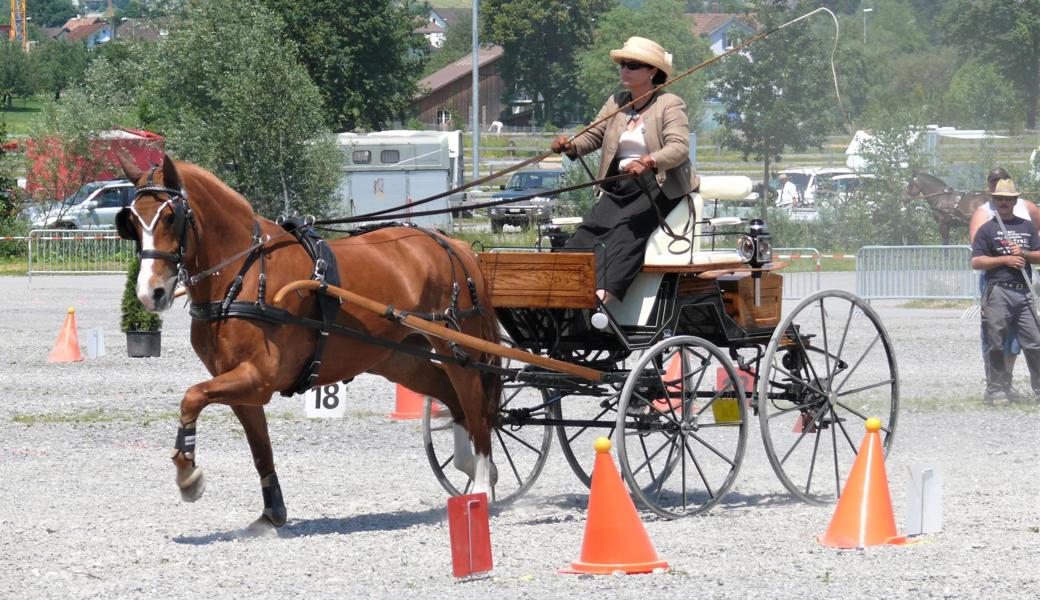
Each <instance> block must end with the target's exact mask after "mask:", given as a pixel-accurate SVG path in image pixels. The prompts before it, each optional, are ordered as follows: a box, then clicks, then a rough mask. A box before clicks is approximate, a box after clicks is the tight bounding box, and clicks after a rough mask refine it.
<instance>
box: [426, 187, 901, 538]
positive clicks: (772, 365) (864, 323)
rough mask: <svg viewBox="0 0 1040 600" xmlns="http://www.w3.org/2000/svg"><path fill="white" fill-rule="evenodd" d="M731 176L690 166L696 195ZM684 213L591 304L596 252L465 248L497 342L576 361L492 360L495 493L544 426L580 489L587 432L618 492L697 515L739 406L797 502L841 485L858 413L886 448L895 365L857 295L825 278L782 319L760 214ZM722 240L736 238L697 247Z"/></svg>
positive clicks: (441, 441) (529, 457)
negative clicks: (617, 284)
mask: <svg viewBox="0 0 1040 600" xmlns="http://www.w3.org/2000/svg"><path fill="white" fill-rule="evenodd" d="M727 179H728V180H727ZM740 179H743V178H720V179H716V180H714V181H713V179H712V178H705V182H704V185H703V186H702V194H703V195H708V194H713V193H714V195H715V196H717V197H726V193H727V191H730V193H735V194H736V195H738V196H739V195H740V193H743V192H742V189H743V187H744V186H745V185H746V184H744V183H741V182H740V181H739V180H740ZM748 183H749V182H748ZM734 186H735V187H736V188H737V190H736V192H733V191H732V188H733V187H734ZM712 188H717V189H716V191H715V192H712V191H711V190H712ZM727 188H728V189H727ZM709 197H711V196H709ZM696 202H697V204H698V206H697V210H696V214H697V215H700V214H702V212H701V210H700V208H701V200H700V198H699V197H697V198H696ZM688 214H689V211H687V210H686V209H685V208H684V206H682V205H680V207H679V208H677V209H676V211H675V213H673V215H670V216H669V221H676V222H673V223H671V224H672V225H673V227H672V230H673V231H682V230H683V227H684V226H685V228H686V231H688V233H689V234H692V235H693V236H694V237H692V238H691V239H693V240H694V242H693V243H692V244H687V245H686V246H685V247H684V248H683V249H682V251H681V252H680V253H679V254H674V253H672V252H669V251H668V248H669V246H670V247H671V248H672V249H673V250H674V249H675V245H676V244H675V241H674V239H670V238H669V237H668V236H666V235H664V234H663V233H659V234H658V236H656V237H655V238H654V239H652V240H651V242H650V244H649V246H648V249H647V256H646V261H645V265H644V268H643V272H642V273H641V274H640V275H639V277H638V279H637V280H636V282H635V283H633V285H632V287H631V288H630V290H629V293H628V294H626V297H625V300H624V302H616V301H612V302H610V303H608V304H607V305H605V306H597V302H596V299H595V294H594V273H595V269H594V261H595V253H568V252H560V251H552V250H547V251H536V252H517V251H515V250H513V251H508V250H504V251H498V252H484V253H481V254H480V260H481V265H482V270H483V272H484V276H485V277H486V279H487V280H488V281H489V282H490V284H491V287H492V297H493V303H494V306H495V308H496V312H497V315H498V318H499V321H500V323H501V326H502V329H503V330H504V332H505V333H506V334H507V336H508V339H507V340H506V342H507V343H510V344H511V345H513V346H515V347H516V348H518V349H521V350H525V351H527V352H529V353H531V354H532V355H537V356H544V357H549V358H552V359H555V360H558V361H562V363H566V364H568V365H574V366H575V367H580V368H581V369H583V370H581V371H578V370H570V369H567V370H560V369H559V368H558V367H556V368H546V367H544V366H540V365H537V364H526V363H523V362H521V361H517V360H515V359H511V360H510V361H509V362H507V363H506V365H505V366H506V367H507V369H508V372H509V374H508V375H506V379H507V381H506V383H505V389H504V393H503V397H502V401H501V403H500V406H499V409H498V413H497V418H496V420H495V431H494V433H493V440H494V441H493V458H494V460H495V464H496V465H497V468H498V478H497V483H496V485H495V487H494V496H495V498H494V499H495V500H497V501H509V500H512V499H515V498H517V497H518V496H520V495H521V494H523V493H524V492H526V491H527V490H528V489H529V488H530V487H531V486H532V485H533V484H534V482H535V480H536V479H537V478H538V475H539V474H540V472H541V471H542V467H543V466H544V464H545V462H546V459H547V457H548V454H549V450H550V446H551V443H552V438H553V437H554V432H555V437H557V439H558V440H559V444H560V447H561V449H562V451H563V454H564V456H565V457H566V459H567V462H568V463H569V465H570V467H571V468H572V469H573V471H574V473H575V474H576V475H577V476H578V478H579V479H580V480H581V481H582V482H583V483H585V484H586V485H588V484H589V483H590V480H591V479H590V476H591V466H592V463H593V459H594V453H593V452H592V441H593V439H594V438H595V437H598V436H601V435H603V436H609V437H612V438H613V440H614V443H615V446H616V448H617V453H618V459H619V463H620V466H621V471H622V474H623V476H624V478H625V480H626V482H627V484H628V486H629V489H630V490H631V491H632V493H633V495H634V496H635V497H636V498H638V499H639V500H640V501H641V503H642V504H643V505H644V506H646V507H647V508H649V509H650V510H652V511H654V512H655V513H657V514H659V515H661V516H664V517H668V518H672V517H678V516H683V515H688V514H697V513H700V512H703V511H706V510H708V509H710V508H711V507H712V506H714V505H715V504H717V503H718V502H719V501H720V500H721V499H722V498H723V496H724V495H725V493H726V492H727V491H728V490H729V489H730V488H731V487H732V486H733V484H734V481H735V479H736V477H737V473H738V471H739V469H740V466H741V462H742V459H743V457H744V451H745V446H746V442H747V437H748V434H749V428H750V424H751V420H752V417H753V416H757V417H758V419H757V420H758V423H759V427H760V429H761V433H762V439H763V442H764V444H765V450H766V454H767V455H768V458H769V461H770V463H771V464H772V467H773V469H774V470H775V472H776V474H777V476H778V477H779V479H780V481H781V482H782V483H783V485H784V486H785V487H786V488H787V489H788V490H789V491H790V493H791V494H792V495H794V496H795V497H797V498H799V499H801V500H804V501H808V502H827V501H831V500H833V499H834V498H836V497H837V496H838V495H839V494H840V491H841V486H842V484H843V481H844V479H843V478H844V476H845V474H846V473H847V471H848V469H849V468H850V467H851V464H852V460H853V459H854V457H855V453H856V449H857V441H858V438H859V436H860V435H861V431H862V426H863V421H865V420H866V418H867V417H869V416H878V417H880V418H881V419H882V421H883V423H884V429H883V444H884V446H885V448H886V451H887V449H888V448H889V447H890V446H891V444H892V440H893V433H894V431H895V426H896V421H897V410H898V398H899V383H898V375H897V370H896V361H895V356H894V352H893V348H892V345H891V341H890V339H889V337H888V334H887V333H886V331H885V328H884V327H883V325H882V324H881V322H880V320H879V319H878V316H877V314H876V313H875V312H874V311H873V310H872V309H871V307H870V306H868V305H867V304H866V303H865V302H863V301H862V300H861V299H859V298H858V297H856V296H854V295H852V294H849V293H847V292H843V291H837V290H826V291H821V292H817V293H815V294H812V295H811V296H809V297H807V298H804V299H802V300H801V302H800V303H799V304H798V305H797V306H796V307H795V308H794V309H793V310H791V311H789V312H788V313H787V314H786V316H785V315H784V314H783V312H782V310H781V299H782V295H783V293H782V292H783V281H782V277H781V276H780V275H779V274H777V273H775V272H774V270H775V269H776V268H777V267H781V266H782V265H780V264H778V263H776V262H774V261H773V259H772V249H771V243H770V239H769V235H768V233H767V232H766V230H765V228H764V226H763V224H762V223H761V222H760V221H752V222H751V223H750V225H751V226H750V229H748V228H747V227H744V225H745V224H744V223H743V222H741V221H740V220H739V219H726V218H723V219H714V220H703V221H701V222H700V223H697V224H696V225H694V224H693V223H689V224H683V223H682V221H683V219H686V220H688V219H689V217H688ZM702 227H703V229H704V231H701V229H702ZM727 234H732V235H727ZM733 237H737V238H738V242H737V246H736V247H737V250H736V251H732V250H730V251H721V250H718V249H709V246H710V247H711V248H718V247H721V246H722V245H723V243H724V242H723V241H722V240H725V239H727V238H729V239H732V238H733ZM702 246H704V247H703V248H702ZM590 371H591V372H592V373H595V375H593V376H591V377H590V375H589V372H590ZM437 415H438V412H437V410H436V404H435V403H434V402H428V403H427V410H426V411H425V416H424V422H423V435H424V440H425V444H426V451H427V455H428V457H429V460H430V464H431V466H432V467H433V470H434V472H435V474H436V475H437V477H438V479H439V480H440V482H441V484H442V485H443V486H444V487H445V489H447V490H448V491H449V492H450V493H453V494H457V493H465V492H466V491H467V490H468V489H469V486H470V481H469V479H468V478H467V476H466V475H465V474H464V473H462V472H460V471H457V470H456V469H454V468H452V467H451V466H450V465H451V459H452V453H453V439H452V428H451V422H450V419H449V418H447V417H438V416H437Z"/></svg>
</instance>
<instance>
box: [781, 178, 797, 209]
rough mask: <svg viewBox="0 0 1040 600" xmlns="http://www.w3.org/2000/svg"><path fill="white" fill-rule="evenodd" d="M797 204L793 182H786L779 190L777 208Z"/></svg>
mask: <svg viewBox="0 0 1040 600" xmlns="http://www.w3.org/2000/svg"><path fill="white" fill-rule="evenodd" d="M795 204H798V188H797V187H796V186H795V185H794V182H793V181H791V180H788V181H787V182H786V183H784V185H783V187H782V188H780V197H779V198H777V206H780V207H789V206H794V205H795Z"/></svg>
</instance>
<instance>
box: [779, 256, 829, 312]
mask: <svg viewBox="0 0 1040 600" xmlns="http://www.w3.org/2000/svg"><path fill="white" fill-rule="evenodd" d="M773 257H774V258H776V259H778V260H782V261H784V262H786V263H787V267H785V268H784V270H783V271H781V272H780V274H781V275H783V276H784V295H783V299H784V300H800V299H802V298H805V297H806V296H808V295H810V294H812V293H814V292H818V291H819V290H820V259H821V258H823V256H822V255H821V254H820V252H819V251H818V250H817V249H816V248H773Z"/></svg>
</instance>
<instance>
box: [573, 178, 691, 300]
mask: <svg viewBox="0 0 1040 600" xmlns="http://www.w3.org/2000/svg"><path fill="white" fill-rule="evenodd" d="M612 183H614V185H613V186H612V187H607V185H605V186H604V188H603V191H602V192H601V193H600V197H599V201H598V202H597V203H596V205H595V206H593V207H592V210H591V211H589V213H588V214H587V215H585V218H584V219H583V220H582V223H581V225H580V226H579V227H578V229H577V231H575V232H574V235H573V236H571V238H570V239H569V240H567V244H566V245H565V246H564V247H565V248H566V249H568V250H584V251H589V250H592V251H593V252H595V253H596V288H597V289H602V290H606V291H608V292H610V293H611V294H613V295H614V296H616V297H617V298H618V299H619V300H622V299H624V297H625V292H626V291H627V290H628V286H629V285H631V284H632V281H633V280H634V279H635V278H636V275H638V274H639V270H640V269H641V268H642V266H643V254H644V253H645V252H646V243H647V241H648V240H649V239H650V236H651V235H652V234H653V232H654V231H655V230H656V229H657V227H658V226H659V225H660V220H659V217H658V214H660V215H661V216H660V218H666V217H667V216H668V213H670V212H672V209H673V208H675V207H676V206H677V205H678V204H679V202H680V201H681V200H682V197H679V198H675V199H669V198H666V197H665V195H664V193H662V192H661V188H660V186H658V185H657V180H656V179H655V178H654V176H653V174H652V173H646V174H644V176H643V177H642V178H641V182H637V181H636V179H635V178H634V177H628V178H625V179H622V180H620V181H618V182H612ZM640 183H642V186H641V185H640ZM608 185H609V184H608ZM644 190H646V191H644ZM647 191H649V193H650V195H652V196H653V199H652V200H651V198H650V196H648V195H647ZM651 202H653V204H651ZM654 204H656V205H657V209H656V210H655V209H654Z"/></svg>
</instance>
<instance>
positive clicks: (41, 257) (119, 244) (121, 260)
mask: <svg viewBox="0 0 1040 600" xmlns="http://www.w3.org/2000/svg"><path fill="white" fill-rule="evenodd" d="M133 256H134V243H133V242H130V241H126V240H122V239H119V236H118V235H116V233H115V232H114V231H105V230H82V229H34V230H32V231H30V232H29V288H30V289H32V278H33V275H73V274H76V275H78V274H106V273H107V274H118V273H126V272H127V269H128V268H129V266H130V261H131V260H132V259H133Z"/></svg>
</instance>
